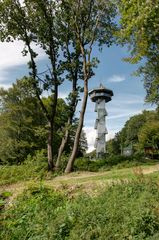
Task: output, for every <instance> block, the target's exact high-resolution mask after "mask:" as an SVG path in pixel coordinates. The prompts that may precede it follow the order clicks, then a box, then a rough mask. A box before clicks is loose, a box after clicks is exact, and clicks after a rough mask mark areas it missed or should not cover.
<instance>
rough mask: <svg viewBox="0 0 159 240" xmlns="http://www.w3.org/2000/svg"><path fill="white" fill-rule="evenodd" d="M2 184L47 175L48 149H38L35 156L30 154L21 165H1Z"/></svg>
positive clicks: (40, 177) (0, 183)
mask: <svg viewBox="0 0 159 240" xmlns="http://www.w3.org/2000/svg"><path fill="white" fill-rule="evenodd" d="M0 175H1V180H0V185H2V184H9V183H16V182H19V181H27V180H33V179H37V180H41V179H43V178H44V177H46V176H47V157H46V150H41V151H37V152H36V153H35V155H34V156H31V155H28V157H27V159H26V161H24V162H23V163H21V164H20V165H12V166H7V165H1V166H0Z"/></svg>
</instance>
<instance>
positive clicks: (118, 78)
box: [108, 75, 126, 82]
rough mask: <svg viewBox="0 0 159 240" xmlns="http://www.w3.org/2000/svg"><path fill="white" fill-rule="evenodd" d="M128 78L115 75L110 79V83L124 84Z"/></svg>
mask: <svg viewBox="0 0 159 240" xmlns="http://www.w3.org/2000/svg"><path fill="white" fill-rule="evenodd" d="M125 80H126V78H125V76H124V75H113V76H111V77H110V78H108V82H123V81H125Z"/></svg>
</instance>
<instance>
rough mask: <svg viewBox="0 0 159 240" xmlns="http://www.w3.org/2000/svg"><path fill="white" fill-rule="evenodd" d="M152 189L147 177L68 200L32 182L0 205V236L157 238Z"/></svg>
mask: <svg viewBox="0 0 159 240" xmlns="http://www.w3.org/2000/svg"><path fill="white" fill-rule="evenodd" d="M158 190H159V186H158V185H157V183H155V182H154V181H152V180H150V178H148V179H140V180H136V181H133V182H130V183H124V182H123V184H119V185H115V184H114V185H112V186H109V187H107V189H105V190H103V191H102V192H101V193H100V194H99V195H98V196H96V197H90V196H88V195H84V194H80V197H75V198H74V199H71V200H70V199H69V198H67V197H66V196H64V195H63V194H60V193H57V192H55V191H53V190H51V189H49V188H46V187H44V186H43V185H40V186H32V187H30V188H29V189H28V190H27V191H25V193H23V195H21V196H20V197H18V199H17V201H16V202H15V204H14V206H12V207H11V208H10V209H6V210H3V213H2V229H1V230H2V231H1V239H4V240H21V239H29V240H37V239H38V240H39V239H41V240H48V239H49V240H77V239H79V240H93V239H94V240H96V239H99V240H109V239H111V240H124V239H125V240H126V239H127V240H128V239H132V240H143V239H147V240H157V239H159V191H158Z"/></svg>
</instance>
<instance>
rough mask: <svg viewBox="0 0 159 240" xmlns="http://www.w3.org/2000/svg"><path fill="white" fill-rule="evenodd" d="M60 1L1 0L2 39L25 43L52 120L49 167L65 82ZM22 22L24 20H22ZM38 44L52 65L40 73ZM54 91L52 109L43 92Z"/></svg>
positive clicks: (50, 166)
mask: <svg viewBox="0 0 159 240" xmlns="http://www.w3.org/2000/svg"><path fill="white" fill-rule="evenodd" d="M59 4H60V1H57V0H56V1H55V0H52V1H50V0H47V1H46V0H25V1H23V3H20V1H19V0H8V1H6V0H4V1H1V2H0V22H1V29H0V30H1V36H0V37H1V41H13V40H15V39H16V40H21V41H23V43H24V49H23V55H24V56H25V55H27V54H29V56H30V62H29V68H30V76H31V77H32V85H33V88H34V91H35V94H36V97H37V99H38V101H39V104H40V106H41V108H42V110H43V112H44V114H45V117H46V119H47V121H48V141H47V146H48V169H49V170H52V169H53V168H54V162H53V150H54V149H53V137H54V133H55V115H56V109H57V99H58V86H59V85H60V84H61V83H62V81H63V78H62V74H63V72H64V69H63V66H62V64H61V62H62V59H63V56H62V54H61V38H60V33H61V29H59V27H58V26H59V24H58V21H59V19H58V17H59V16H60V14H58V12H59V11H60V7H59ZM19 23H20V24H19ZM35 44H36V45H38V46H39V47H40V48H41V49H43V51H44V52H45V54H46V57H47V59H48V63H49V64H48V66H47V67H46V69H45V71H44V72H43V73H41V74H40V73H39V71H38V64H37V61H36V57H37V55H38V53H37V52H36V51H35V48H34V46H35ZM44 90H49V92H50V93H51V95H50V96H51V99H52V103H51V111H50V112H48V111H47V108H46V107H45V105H44V104H43V101H42V97H41V96H42V92H43V91H44Z"/></svg>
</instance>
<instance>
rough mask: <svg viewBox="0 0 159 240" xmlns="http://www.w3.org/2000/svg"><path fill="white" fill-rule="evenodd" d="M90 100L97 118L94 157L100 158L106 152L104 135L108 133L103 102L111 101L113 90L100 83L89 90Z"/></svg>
mask: <svg viewBox="0 0 159 240" xmlns="http://www.w3.org/2000/svg"><path fill="white" fill-rule="evenodd" d="M89 96H90V98H91V100H92V102H95V112H97V118H96V121H95V127H94V128H95V129H97V137H96V141H95V148H96V157H97V158H101V157H103V156H104V155H105V153H106V148H105V145H106V144H105V135H106V134H107V133H108V132H107V128H106V121H105V118H106V116H107V115H108V114H107V111H106V107H105V103H107V102H109V101H111V98H112V96H113V91H112V90H110V89H107V88H105V87H104V86H103V85H102V84H100V86H99V88H96V89H93V90H91V91H90V92H89Z"/></svg>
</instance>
